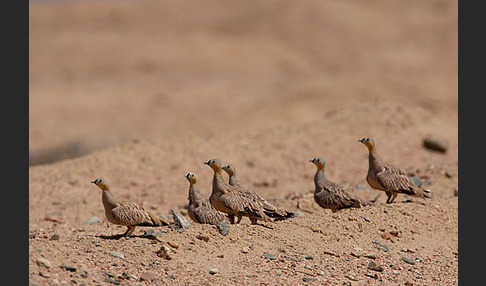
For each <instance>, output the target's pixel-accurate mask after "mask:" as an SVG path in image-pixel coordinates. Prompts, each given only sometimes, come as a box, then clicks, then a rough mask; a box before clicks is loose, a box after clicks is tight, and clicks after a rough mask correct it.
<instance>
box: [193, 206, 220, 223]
mask: <svg viewBox="0 0 486 286" xmlns="http://www.w3.org/2000/svg"><path fill="white" fill-rule="evenodd" d="M193 212H194V216H195V217H196V219H197V222H199V223H207V224H217V223H218V222H220V221H223V220H225V219H226V216H225V215H224V214H223V213H221V212H219V211H217V210H216V209H214V208H213V207H208V206H205V205H201V206H199V207H197V208H194V209H193Z"/></svg>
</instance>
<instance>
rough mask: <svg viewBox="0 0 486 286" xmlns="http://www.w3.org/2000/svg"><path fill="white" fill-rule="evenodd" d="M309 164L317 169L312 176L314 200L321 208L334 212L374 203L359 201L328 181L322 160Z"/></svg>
mask: <svg viewBox="0 0 486 286" xmlns="http://www.w3.org/2000/svg"><path fill="white" fill-rule="evenodd" d="M309 162H311V163H313V164H314V165H316V167H317V171H316V174H315V176H314V185H315V191H314V200H315V202H316V203H317V204H318V205H319V206H321V207H322V208H324V209H330V210H332V212H336V211H338V210H341V209H346V208H361V207H363V206H367V205H369V204H371V203H372V202H374V201H371V202H367V201H363V200H360V199H359V198H357V197H355V196H354V195H353V194H351V193H349V192H347V191H346V190H345V189H344V187H343V186H341V185H339V184H336V183H334V182H332V181H329V180H328V179H327V178H326V176H325V174H324V170H325V166H326V162H325V161H324V160H323V159H321V158H319V157H316V158H314V159H312V160H310V161H309ZM375 200H376V199H375Z"/></svg>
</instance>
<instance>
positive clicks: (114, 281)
mask: <svg viewBox="0 0 486 286" xmlns="http://www.w3.org/2000/svg"><path fill="white" fill-rule="evenodd" d="M104 282H107V283H111V284H114V285H120V281H118V280H114V279H111V278H110V277H105V280H104Z"/></svg>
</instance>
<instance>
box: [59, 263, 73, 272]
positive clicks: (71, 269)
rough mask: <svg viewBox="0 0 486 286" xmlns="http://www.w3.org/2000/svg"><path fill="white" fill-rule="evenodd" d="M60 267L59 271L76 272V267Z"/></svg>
mask: <svg viewBox="0 0 486 286" xmlns="http://www.w3.org/2000/svg"><path fill="white" fill-rule="evenodd" d="M60 267H61V269H64V270H66V271H71V272H76V267H74V266H69V265H61V266H60Z"/></svg>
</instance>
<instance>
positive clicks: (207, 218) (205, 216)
mask: <svg viewBox="0 0 486 286" xmlns="http://www.w3.org/2000/svg"><path fill="white" fill-rule="evenodd" d="M185 177H186V179H187V180H188V181H189V207H188V214H189V217H190V218H191V219H192V220H193V221H195V222H197V223H202V224H213V225H216V224H217V223H218V222H220V221H224V220H227V216H226V214H224V213H222V212H220V211H218V210H216V209H215V208H214V207H213V206H212V205H211V203H210V202H209V200H208V199H206V198H204V197H202V196H201V193H200V192H199V189H198V188H197V187H196V183H197V176H196V174H194V173H191V172H188V173H186V175H185Z"/></svg>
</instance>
